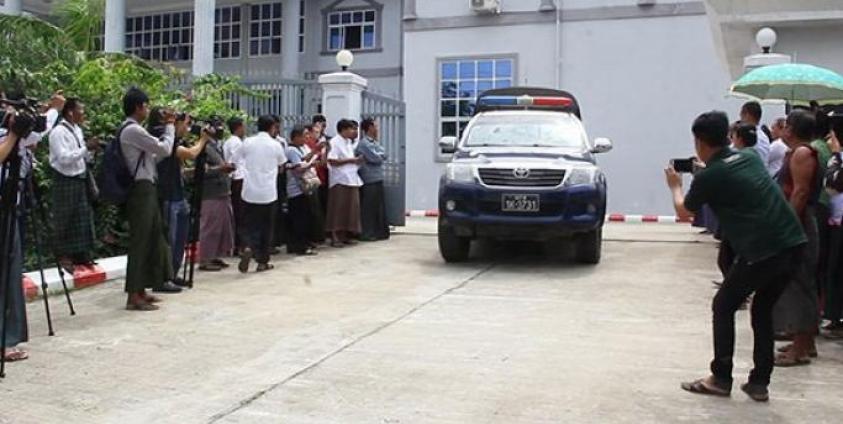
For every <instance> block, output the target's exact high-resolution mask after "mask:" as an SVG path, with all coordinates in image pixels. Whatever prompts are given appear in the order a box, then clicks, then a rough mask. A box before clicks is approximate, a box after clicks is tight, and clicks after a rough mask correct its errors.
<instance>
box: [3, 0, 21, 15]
mask: <svg viewBox="0 0 843 424" xmlns="http://www.w3.org/2000/svg"><path fill="white" fill-rule="evenodd" d="M0 12H2V13H3V14H4V15H12V16H18V15H20V14H21V13H22V12H23V0H6V2H5V5H4V6H3V9H0Z"/></svg>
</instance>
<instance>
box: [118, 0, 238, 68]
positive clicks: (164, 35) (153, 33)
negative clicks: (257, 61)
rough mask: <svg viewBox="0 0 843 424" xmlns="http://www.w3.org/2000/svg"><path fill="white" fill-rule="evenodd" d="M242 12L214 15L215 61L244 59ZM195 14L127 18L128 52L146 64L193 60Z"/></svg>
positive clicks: (220, 10) (222, 11) (226, 9)
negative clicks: (143, 60) (242, 52)
mask: <svg viewBox="0 0 843 424" xmlns="http://www.w3.org/2000/svg"><path fill="white" fill-rule="evenodd" d="M240 18H241V13H240V8H239V7H237V6H232V7H220V8H217V9H216V11H215V13H214V22H215V24H214V25H215V28H214V57H215V58H218V59H225V58H237V57H240V49H241V43H240V38H241V37H240V21H241V20H240ZM193 20H194V16H193V12H192V11H182V12H167V13H160V14H154V15H143V16H134V17H130V18H126V52H127V53H130V54H134V55H135V56H138V57H140V58H142V59H145V60H156V61H161V62H175V61H185V60H191V59H193V25H194V22H193Z"/></svg>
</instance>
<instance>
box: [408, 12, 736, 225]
mask: <svg viewBox="0 0 843 424" xmlns="http://www.w3.org/2000/svg"><path fill="white" fill-rule="evenodd" d="M436 1H438V0H433V1H431V2H430V3H435V2H436ZM426 3H428V2H427V1H422V2H419V5H420V7H419V8H420V10H419V15H422V16H423V13H422V10H425V11H427V12H429V10H428V9H427V8H428V7H430V6H431V5H429V4H426ZM466 3H467V2H466ZM507 3H512V2H505V3H504V4H507ZM519 3H521V2H519ZM422 4H426V5H425V6H424V7H422V6H421V5H422ZM537 5H538V2H536V5H534V6H536V7H537ZM452 10H453V9H452ZM561 34H562V65H561V67H562V85H563V88H565V89H569V90H571V91H572V92H573V93H574V94H575V95H576V96H577V97H578V99H579V101H580V103H581V104H582V108H583V114H584V120H585V122H586V126H587V128H588V130H589V135H590V136H591V137H592V138H594V137H597V136H601V137H609V138H612V140H613V141H614V143H615V150H614V151H613V152H611V153H609V154H607V155H604V156H601V157H600V165H601V166H602V167H603V169H604V170H605V172H606V174H607V176H608V179H609V210H610V211H612V212H622V213H659V214H668V213H672V207H671V204H670V201H669V198H668V195H667V191H666V189H665V186H664V176H663V171H662V170H663V168H664V166H665V165H666V163H667V161H668V160H669V159H670V158H672V157H688V156H690V155H691V154H692V153H693V144H692V138H691V134H690V124H691V121H692V120H693V119H694V117H696V115H698V114H699V113H701V112H703V111H707V110H711V109H713V108H721V109H727V111H728V112H730V115H731V116H733V117H736V116H737V111H736V109H737V107H739V105H740V102H738V101H735V100H731V101H730V100H727V99H726V98H725V93H726V90H727V89H728V86H729V82H730V81H729V77H728V75H727V72H726V68H725V66H724V65H723V64H721V63H720V62H719V61H718V58H717V57H716V55H715V51H714V45H713V41H712V37H711V35H710V32H709V26H708V22H707V19H706V17H705V15H696V16H681V17H660V18H640V19H618V20H592V21H577V22H563V23H562V30H561ZM554 37H555V26H554V25H553V24H528V25H513V26H498V27H493V28H490V27H479V28H465V29H448V30H434V31H417V32H407V33H406V36H405V42H406V44H405V55H404V58H405V62H404V65H405V66H404V69H405V74H406V79H405V81H406V83H405V93H406V95H405V98H406V101H407V116H408V118H407V179H408V184H407V198H408V207H410V208H412V209H425V208H434V207H436V198H437V186H438V179H439V176H440V175H441V172H442V170H443V168H444V164H443V163H437V162H436V161H435V160H434V158H435V156H436V148H437V147H436V141H437V140H436V137H437V125H438V121H437V119H436V114H437V107H436V104H437V97H436V95H437V91H436V90H437V69H436V61H437V58H442V57H458V56H483V55H501V54H513V55H516V56H517V69H518V72H517V75H516V79H517V82H518V83H519V84H523V85H526V84H529V85H539V86H549V87H550V86H553V84H554V80H555V71H554V63H553V62H554V55H553V51H554V44H555V43H554Z"/></svg>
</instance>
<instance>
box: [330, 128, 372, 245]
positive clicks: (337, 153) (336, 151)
mask: <svg viewBox="0 0 843 424" xmlns="http://www.w3.org/2000/svg"><path fill="white" fill-rule="evenodd" d="M357 128H358V127H357V123H356V122H354V121H350V120H347V119H342V120H340V121H339V122H338V123H337V136H336V137H334V138H333V139H331V141H330V151H329V153H328V169H329V171H330V172H329V177H328V181H329V183H328V185H329V186H330V192H329V194H328V216H327V219H326V228H325V229H326V230H327V231H328V232H330V233H331V238H332V241H331V246H334V247H343V246H344V245H350V244H354V243H355V241H354V240H352V238H353V237H355V236H356V235H358V234H360V231H361V226H360V186H362V185H363V180H361V179H360V175H358V173H357V171H358V170H359V168H360V164H361V163H362V162H363V158H362V157H357V156H355V153H354V147H355V140H357V136H358V129H357Z"/></svg>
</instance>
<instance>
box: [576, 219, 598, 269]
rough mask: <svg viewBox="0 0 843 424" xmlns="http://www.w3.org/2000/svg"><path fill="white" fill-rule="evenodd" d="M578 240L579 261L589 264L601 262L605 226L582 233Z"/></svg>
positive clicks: (577, 254) (577, 257) (577, 255)
mask: <svg viewBox="0 0 843 424" xmlns="http://www.w3.org/2000/svg"><path fill="white" fill-rule="evenodd" d="M576 240H577V242H576V243H577V245H576V259H577V262H579V263H583V264H589V265H597V264H599V263H600V255H601V251H602V248H603V228H598V229H596V230H593V231H589V232H587V233H584V234H580V235H579V236H577V239H576Z"/></svg>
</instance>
